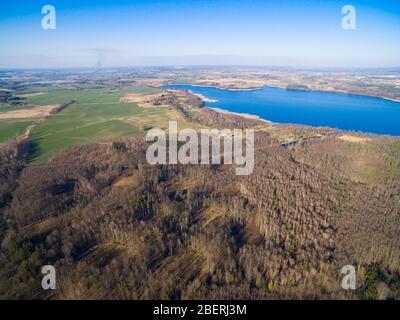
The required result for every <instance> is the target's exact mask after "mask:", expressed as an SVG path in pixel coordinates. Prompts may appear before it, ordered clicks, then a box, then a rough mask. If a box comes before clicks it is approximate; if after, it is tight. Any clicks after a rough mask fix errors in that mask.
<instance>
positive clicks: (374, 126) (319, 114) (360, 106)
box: [164, 85, 400, 136]
mask: <svg viewBox="0 0 400 320" xmlns="http://www.w3.org/2000/svg"><path fill="white" fill-rule="evenodd" d="M164 88H176V89H184V90H190V91H192V92H193V93H200V94H202V95H204V96H205V97H207V98H209V99H213V100H218V102H212V103H211V102H206V103H205V105H206V106H207V107H215V108H221V109H225V110H229V111H233V112H240V113H249V114H254V115H257V116H260V117H261V118H263V119H266V120H270V121H272V122H278V123H295V124H305V125H310V126H328V127H332V128H338V129H343V130H352V131H362V132H370V133H378V134H388V135H396V136H400V102H394V101H389V100H384V99H380V98H371V97H364V96H356V95H348V94H340V93H327V92H318V91H297V90H286V89H281V88H271V87H265V88H263V89H258V90H242V91H232V90H223V89H218V88H214V87H202V86H191V85H168V86H164Z"/></svg>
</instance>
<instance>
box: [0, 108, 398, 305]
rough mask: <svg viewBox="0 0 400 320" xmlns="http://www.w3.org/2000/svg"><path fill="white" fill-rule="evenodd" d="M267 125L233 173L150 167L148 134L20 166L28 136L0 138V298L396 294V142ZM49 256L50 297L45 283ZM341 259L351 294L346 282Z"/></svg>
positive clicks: (212, 117)
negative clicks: (350, 268) (318, 135)
mask: <svg viewBox="0 0 400 320" xmlns="http://www.w3.org/2000/svg"><path fill="white" fill-rule="evenodd" d="M216 117H217V118H218V119H216ZM234 118H235V117H234V116H232V115H221V114H217V113H214V112H212V111H210V110H204V111H203V112H202V113H200V115H198V116H196V119H194V120H195V121H197V122H199V123H203V124H207V125H216V124H218V125H220V126H222V127H230V125H231V124H232V123H233V122H234V121H233V119H234ZM237 119H238V118H237ZM237 119H236V120H237ZM240 119H241V120H240V121H244V123H240V126H242V127H245V126H254V125H258V124H259V123H257V121H254V120H246V121H245V120H243V118H240ZM236 125H238V123H236ZM283 128H284V127H282V129H280V130H283ZM291 130H292V131H293V132H294V134H299V135H302V134H304V132H308V131H310V130H311V131H312V130H315V129H310V128H308V129H304V127H301V126H298V127H294V128H291ZM321 130H325V129H321ZM274 132H275V131H270V132H263V131H258V132H257V133H256V141H255V146H256V150H255V168H254V172H253V173H252V174H251V175H250V176H241V177H239V176H236V175H235V172H234V168H233V166H232V165H207V166H206V165H190V166H182V165H174V166H172V165H163V166H150V165H148V164H147V162H146V159H145V153H146V148H147V143H146V142H145V141H144V138H143V137H137V138H130V139H125V140H121V141H116V142H114V143H110V144H92V145H87V146H77V147H72V148H69V149H66V150H64V151H62V152H61V153H59V154H58V155H57V156H56V157H54V158H53V159H52V160H51V161H49V162H47V163H45V164H41V165H31V164H29V163H28V162H27V158H28V156H27V154H28V152H29V148H28V142H26V141H24V140H17V141H13V142H10V143H8V144H4V145H2V148H1V150H0V156H1V168H0V179H1V190H0V192H1V193H0V195H1V199H0V200H1V201H0V205H1V209H0V210H1V211H0V222H1V242H2V244H1V254H0V297H1V298H19V299H20V298H24V299H42V298H45V299H204V298H208V299H284V298H286V299H337V298H341V299H393V298H397V299H399V298H400V278H399V277H400V273H399V271H400V237H399V235H400V176H399V174H400V172H399V170H400V165H399V161H400V160H399V159H400V143H399V141H398V140H397V139H395V138H387V137H377V138H376V139H374V140H373V142H368V143H351V142H347V141H343V140H341V139H338V138H337V135H335V134H328V135H326V137H325V138H324V139H309V140H305V141H303V142H302V143H299V144H296V145H294V146H292V147H284V146H282V145H281V143H280V142H278V141H277V139H275V138H274ZM45 264H51V265H54V266H55V267H56V270H57V286H58V289H57V290H55V291H52V290H49V291H44V290H43V289H42V288H41V277H42V275H41V273H40V269H41V266H43V265H45ZM348 264H350V265H354V266H355V267H356V270H357V290H350V291H346V290H343V289H342V288H341V279H342V275H341V274H340V270H341V268H342V267H343V266H344V265H348Z"/></svg>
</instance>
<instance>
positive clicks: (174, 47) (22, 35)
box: [0, 0, 400, 68]
mask: <svg viewBox="0 0 400 320" xmlns="http://www.w3.org/2000/svg"><path fill="white" fill-rule="evenodd" d="M46 4H51V5H53V6H54V7H55V8H56V14H57V28H56V29H55V30H43V29H42V27H41V20H42V18H43V15H42V14H41V9H42V6H44V5H46ZM345 4H351V5H353V6H354V7H355V8H356V14H357V15H356V18H357V25H356V30H343V28H342V27H341V20H342V17H343V15H342V13H341V8H342V6H343V5H345ZM0 46H1V48H0V68H28V67H29V68H47V67H50V68H53V67H55V68H57V67H94V66H97V65H101V66H103V67H115V66H135V65H216V64H242V65H283V66H299V67H301V66H316V67H319V66H326V67H392V66H395V67H399V66H400V1H398V0H392V1H389V0H380V1H379V0H371V1H360V0H357V1H353V0H348V1H334V0H319V1H317V0H304V1H301V0H296V1H294V0H293V1H285V0H279V1H277V0H246V1H243V0H240V1H237V0H175V1H166V0H147V1H136V0H131V1H128V0H114V1H111V0H109V1H106V0H96V1H94V0H86V1H85V0H80V1H77V0H68V1H67V0H63V1H60V0H46V1H31V0H12V1H11V0H1V2H0Z"/></svg>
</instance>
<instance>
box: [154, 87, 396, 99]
mask: <svg viewBox="0 0 400 320" xmlns="http://www.w3.org/2000/svg"><path fill="white" fill-rule="evenodd" d="M174 85H177V86H192V87H205V88H216V89H219V90H228V91H257V90H262V89H264V88H278V89H285V90H288V91H304V92H322V93H335V94H345V95H352V96H358V97H369V98H377V99H383V100H388V101H392V102H398V103H400V99H393V98H389V97H384V96H375V95H367V94H360V93H352V92H342V91H335V90H318V89H295V88H287V87H285V86H272V85H265V86H261V87H253V88H246V89H241V88H225V87H221V86H216V85H202V84H191V83H171V84H166V86H174ZM162 87H163V86H161V88H162ZM207 99H208V98H207ZM206 102H211V101H206ZM215 102H216V101H215Z"/></svg>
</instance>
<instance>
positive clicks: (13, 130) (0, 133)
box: [0, 118, 36, 142]
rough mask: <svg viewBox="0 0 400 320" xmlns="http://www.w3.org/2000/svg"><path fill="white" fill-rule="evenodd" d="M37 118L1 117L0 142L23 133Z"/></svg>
mask: <svg viewBox="0 0 400 320" xmlns="http://www.w3.org/2000/svg"><path fill="white" fill-rule="evenodd" d="M35 119H36V118H24V119H1V120H0V142H5V141H7V140H9V139H13V138H15V137H17V136H19V135H20V134H22V133H23V132H24V131H25V129H26V128H27V127H28V126H29V125H30V124H32V123H33V121H34V120H35Z"/></svg>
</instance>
